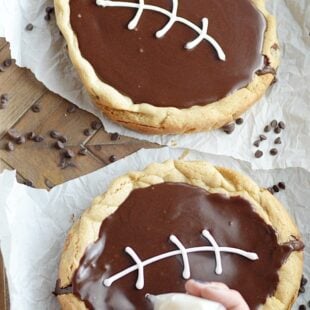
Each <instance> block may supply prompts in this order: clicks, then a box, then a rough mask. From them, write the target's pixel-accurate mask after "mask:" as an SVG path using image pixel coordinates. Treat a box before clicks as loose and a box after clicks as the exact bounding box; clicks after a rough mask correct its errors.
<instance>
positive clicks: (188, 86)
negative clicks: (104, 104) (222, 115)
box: [70, 0, 266, 109]
mask: <svg viewBox="0 0 310 310" xmlns="http://www.w3.org/2000/svg"><path fill="white" fill-rule="evenodd" d="M115 1H117V0H115ZM126 2H129V3H130V2H134V3H137V2H138V1H137V0H128V1H126ZM145 3H146V4H148V5H153V6H157V7H160V8H163V9H165V10H168V11H171V9H172V2H171V1H167V0H148V1H145ZM136 13H137V9H134V8H119V7H102V6H98V5H96V1H95V0H70V22H71V26H72V29H73V31H74V33H75V34H76V36H77V38H78V43H79V49H80V51H81V54H82V56H83V57H84V58H85V59H87V60H88V61H89V63H90V64H91V65H92V66H93V68H94V70H95V72H96V74H97V75H98V77H99V78H100V79H101V80H102V81H103V82H105V83H107V84H109V85H111V86H112V87H114V88H115V89H116V90H118V91H119V92H120V93H122V94H124V95H125V96H128V97H130V98H131V99H132V100H133V102H134V103H150V104H152V105H154V106H157V107H177V108H180V109H183V108H190V107H192V106H194V105H200V106H203V105H206V104H208V103H212V102H215V101H218V100H220V99H222V98H224V97H226V96H227V95H229V94H232V93H233V92H235V91H236V90H238V89H241V88H243V87H246V86H247V85H248V84H249V83H250V82H251V81H252V80H253V78H254V75H255V73H256V72H257V71H258V70H262V68H263V66H264V56H263V55H262V46H263V41H264V34H265V30H266V20H265V18H264V16H263V15H262V14H261V12H259V11H258V10H257V9H256V8H255V7H254V5H253V4H252V2H251V1H250V0H234V1H231V0H221V1H218V0H195V1H188V0H179V1H178V10H177V14H178V16H181V17H183V18H185V19H187V20H188V21H190V22H192V23H194V24H195V25H197V26H198V27H202V20H203V19H204V18H208V34H209V35H210V36H212V37H213V38H214V39H215V40H216V41H217V42H218V44H219V45H220V46H221V48H222V49H223V51H224V52H225V55H226V60H225V61H222V60H220V59H219V57H218V55H217V53H216V52H215V50H214V48H213V47H212V46H211V44H209V43H208V42H206V41H203V42H201V43H200V44H199V45H198V46H196V47H195V48H193V49H192V50H187V49H185V48H184V46H185V44H186V43H187V42H190V41H192V40H193V39H195V37H196V36H197V33H195V32H193V30H192V29H190V28H188V27H186V26H184V25H183V24H180V23H175V24H174V25H173V26H172V27H171V29H170V30H169V32H167V33H166V34H165V35H164V37H162V38H160V39H158V38H156V37H155V33H156V31H157V30H159V29H161V28H162V27H163V26H164V25H166V24H167V22H168V21H169V19H168V18H167V17H166V16H164V15H162V14H159V13H157V12H153V11H147V10H144V11H143V14H142V16H141V18H140V20H139V23H138V25H137V27H136V29H135V30H129V29H128V23H129V22H130V21H131V20H132V18H133V17H134V16H135V14H136Z"/></svg>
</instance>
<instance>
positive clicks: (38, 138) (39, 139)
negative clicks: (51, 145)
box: [33, 135, 44, 142]
mask: <svg viewBox="0 0 310 310" xmlns="http://www.w3.org/2000/svg"><path fill="white" fill-rule="evenodd" d="M33 141H34V142H42V141H44V137H43V136H41V135H37V136H35V137H34V138H33Z"/></svg>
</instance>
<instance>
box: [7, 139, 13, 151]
mask: <svg viewBox="0 0 310 310" xmlns="http://www.w3.org/2000/svg"><path fill="white" fill-rule="evenodd" d="M6 150H7V151H9V152H12V151H14V150H15V145H14V143H13V142H11V141H9V142H8V143H7V144H6Z"/></svg>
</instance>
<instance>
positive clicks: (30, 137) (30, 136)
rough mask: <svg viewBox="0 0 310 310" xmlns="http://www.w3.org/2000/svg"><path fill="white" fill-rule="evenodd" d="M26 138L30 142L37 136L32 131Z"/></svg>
mask: <svg viewBox="0 0 310 310" xmlns="http://www.w3.org/2000/svg"><path fill="white" fill-rule="evenodd" d="M26 136H27V139H28V140H33V139H34V138H35V136H36V134H35V133H34V132H33V131H30V132H28V133H27V135H26Z"/></svg>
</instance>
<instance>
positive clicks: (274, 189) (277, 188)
mask: <svg viewBox="0 0 310 310" xmlns="http://www.w3.org/2000/svg"><path fill="white" fill-rule="evenodd" d="M272 189H273V191H274V192H275V193H279V191H280V189H279V187H278V186H277V185H274V186H272Z"/></svg>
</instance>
